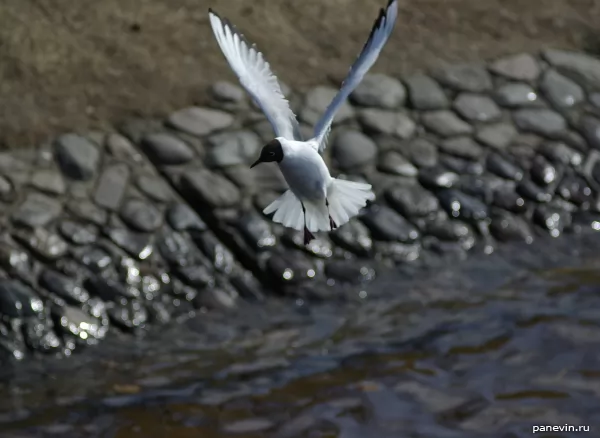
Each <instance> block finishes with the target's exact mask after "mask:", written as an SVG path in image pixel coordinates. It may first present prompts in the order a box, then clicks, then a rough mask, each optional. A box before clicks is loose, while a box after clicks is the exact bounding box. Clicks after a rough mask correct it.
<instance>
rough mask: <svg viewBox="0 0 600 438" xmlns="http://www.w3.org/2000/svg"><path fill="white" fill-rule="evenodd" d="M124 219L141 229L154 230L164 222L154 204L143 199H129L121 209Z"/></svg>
mask: <svg viewBox="0 0 600 438" xmlns="http://www.w3.org/2000/svg"><path fill="white" fill-rule="evenodd" d="M121 217H122V218H123V220H124V221H125V222H126V223H127V224H129V225H130V226H132V227H133V228H135V229H137V230H140V231H146V232H150V231H154V230H156V229H157V228H158V227H160V225H161V224H162V215H161V213H160V211H158V210H157V209H156V207H154V206H153V205H152V204H150V203H148V202H147V201H142V200H141V199H129V200H127V201H126V202H125V204H124V205H123V208H122V209H121Z"/></svg>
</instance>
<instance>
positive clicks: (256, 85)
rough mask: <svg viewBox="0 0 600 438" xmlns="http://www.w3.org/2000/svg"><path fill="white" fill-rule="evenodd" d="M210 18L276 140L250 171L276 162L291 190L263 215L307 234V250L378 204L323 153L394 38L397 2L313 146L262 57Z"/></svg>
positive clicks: (378, 24)
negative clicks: (345, 108) (338, 119)
mask: <svg viewBox="0 0 600 438" xmlns="http://www.w3.org/2000/svg"><path fill="white" fill-rule="evenodd" d="M208 14H209V18H210V24H211V27H212V30H213V33H214V35H215V38H216V40H217V43H218V44H219V47H220V48H221V51H222V52H223V54H224V55H225V58H226V60H227V62H228V63H229V66H230V67H231V69H232V70H233V71H234V73H235V74H236V76H237V77H238V79H239V81H240V83H241V84H242V86H243V87H244V88H245V90H246V91H247V92H248V93H249V94H250V95H251V96H252V98H253V100H254V101H255V103H256V104H257V105H258V106H259V107H260V108H261V110H262V111H263V113H264V114H265V116H266V118H267V119H268V120H269V122H270V124H271V126H272V128H273V131H274V132H275V138H274V139H273V140H271V141H270V142H268V143H267V144H266V145H264V146H263V148H262V150H261V152H260V156H259V158H258V160H256V162H254V163H253V164H252V165H251V166H250V167H251V168H253V167H255V166H256V165H258V164H260V163H270V162H276V163H277V164H278V165H279V169H280V171H281V173H282V174H283V177H284V178H285V181H286V183H287V185H288V187H289V189H288V190H287V191H286V192H284V193H283V195H281V196H280V197H279V198H277V199H276V200H275V201H273V202H272V203H271V204H270V205H268V206H267V207H266V208H265V209H264V210H263V213H264V214H265V215H270V214H272V213H275V214H274V215H273V217H272V220H273V222H276V223H280V224H282V225H283V226H285V227H289V228H293V229H295V230H298V231H302V230H303V231H304V245H308V244H309V243H310V241H311V240H312V239H314V235H313V233H314V232H318V231H331V230H334V229H335V228H337V227H339V226H341V225H343V224H345V223H346V222H348V221H349V220H350V219H351V218H352V217H354V216H356V215H357V214H358V213H359V212H360V210H361V209H362V208H363V207H365V206H366V205H367V201H374V200H375V194H374V193H373V191H372V190H371V185H370V184H366V183H361V182H355V181H347V180H343V179H338V178H333V177H332V176H331V175H330V173H329V169H328V168H327V165H326V164H325V161H323V157H322V153H323V151H324V150H325V148H326V146H327V137H328V135H329V132H330V130H331V123H332V121H333V118H334V117H335V114H336V112H337V111H338V109H339V107H340V106H341V104H342V103H344V101H345V100H346V99H347V98H348V96H349V95H350V93H351V92H352V91H353V90H354V89H355V88H356V87H357V86H358V84H359V83H360V82H361V81H362V79H363V77H364V76H365V74H366V73H367V72H368V71H369V69H370V68H371V66H372V65H373V64H374V63H375V61H376V60H377V58H378V56H379V53H380V52H381V49H382V48H383V46H384V45H385V43H386V42H387V40H388V38H389V36H390V34H391V33H392V30H393V28H394V23H395V22H396V16H397V15H398V4H397V0H389V2H388V4H387V7H386V8H385V9H380V11H379V16H378V17H377V19H376V20H375V23H374V24H373V27H372V29H371V33H370V35H369V38H368V39H367V42H366V43H365V45H364V46H363V48H362V50H361V52H360V54H359V56H358V58H357V59H356V60H355V61H354V64H353V65H352V66H351V68H350V70H349V72H348V74H347V76H346V78H345V79H344V81H343V82H342V86H341V88H340V90H339V91H338V93H337V94H336V96H335V97H334V98H333V100H332V101H331V103H330V104H329V106H328V107H327V109H326V110H325V113H324V114H323V115H322V116H321V118H320V119H319V121H318V122H317V123H316V125H315V127H314V132H313V137H312V138H311V139H309V140H304V139H303V138H302V135H301V134H300V129H299V125H298V121H297V120H296V115H295V114H294V113H293V111H292V110H291V109H290V106H289V103H288V101H287V99H286V98H285V97H284V95H283V93H282V91H281V87H280V85H279V82H278V81H277V78H276V77H275V75H274V74H273V73H272V71H271V68H270V65H269V63H268V62H267V61H266V60H265V58H264V56H263V54H262V53H261V52H259V51H258V50H257V48H256V46H255V45H251V44H249V43H248V42H247V40H246V39H245V38H244V36H243V35H242V34H241V33H240V32H239V31H238V30H237V29H236V28H235V27H234V26H233V25H232V24H231V23H230V22H229V21H228V20H227V19H222V18H221V17H220V16H219V15H218V14H216V13H215V12H214V11H213V10H212V9H209V10H208Z"/></svg>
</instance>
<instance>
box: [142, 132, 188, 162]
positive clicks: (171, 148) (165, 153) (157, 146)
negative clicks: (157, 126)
mask: <svg viewBox="0 0 600 438" xmlns="http://www.w3.org/2000/svg"><path fill="white" fill-rule="evenodd" d="M142 148H143V149H144V152H146V154H147V155H148V156H149V157H150V159H151V160H153V161H154V162H156V163H158V164H159V165H170V164H184V163H187V162H188V161H190V160H191V159H192V158H194V152H193V151H192V149H191V148H190V147H189V146H188V145H187V144H186V143H185V142H184V141H183V140H180V139H179V138H177V137H175V136H174V135H171V134H167V133H166V132H157V133H154V134H149V135H147V136H145V137H144V138H143V139H142Z"/></svg>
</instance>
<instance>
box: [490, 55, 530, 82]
mask: <svg viewBox="0 0 600 438" xmlns="http://www.w3.org/2000/svg"><path fill="white" fill-rule="evenodd" d="M490 70H491V71H492V72H494V73H496V74H497V75H499V76H504V77H505V78H508V79H513V80H517V81H534V80H536V79H537V78H538V76H539V75H540V72H541V68H540V64H539V62H538V61H537V60H536V59H535V58H534V57H533V56H531V55H530V54H528V53H521V54H519V55H513V56H510V57H506V58H502V59H499V60H497V61H495V62H494V63H492V65H491V66H490Z"/></svg>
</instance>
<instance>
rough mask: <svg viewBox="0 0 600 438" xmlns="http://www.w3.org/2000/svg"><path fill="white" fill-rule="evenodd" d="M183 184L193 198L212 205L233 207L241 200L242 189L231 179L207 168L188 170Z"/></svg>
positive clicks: (183, 187) (184, 175) (185, 191)
mask: <svg viewBox="0 0 600 438" xmlns="http://www.w3.org/2000/svg"><path fill="white" fill-rule="evenodd" d="M181 185H182V190H183V192H184V193H186V195H189V196H190V198H191V199H198V200H199V201H200V202H202V203H203V204H205V205H207V206H210V207H215V208H226V207H233V206H235V205H237V204H238V203H239V202H240V200H241V196H240V191H239V190H238V188H237V187H236V186H235V185H234V184H233V183H232V182H231V181H229V180H228V179H226V178H225V177H223V176H221V175H220V174H217V173H213V172H211V171H209V170H207V169H197V170H189V171H187V172H186V173H184V174H183V176H182V178H181Z"/></svg>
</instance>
